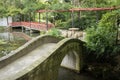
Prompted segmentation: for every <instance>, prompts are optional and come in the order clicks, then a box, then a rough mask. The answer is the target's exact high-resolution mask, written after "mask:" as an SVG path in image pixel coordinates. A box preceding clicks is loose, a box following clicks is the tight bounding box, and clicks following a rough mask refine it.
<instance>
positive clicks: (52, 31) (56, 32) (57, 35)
mask: <svg viewBox="0 0 120 80" xmlns="http://www.w3.org/2000/svg"><path fill="white" fill-rule="evenodd" d="M47 34H48V35H52V36H55V37H60V35H61V32H60V31H59V30H58V29H56V28H52V29H50V30H49V31H48V32H47Z"/></svg>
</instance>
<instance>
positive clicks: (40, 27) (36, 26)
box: [9, 22, 54, 30]
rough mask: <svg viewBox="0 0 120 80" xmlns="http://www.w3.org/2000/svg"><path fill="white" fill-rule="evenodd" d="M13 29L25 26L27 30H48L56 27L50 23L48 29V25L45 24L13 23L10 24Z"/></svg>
mask: <svg viewBox="0 0 120 80" xmlns="http://www.w3.org/2000/svg"><path fill="white" fill-rule="evenodd" d="M9 26H11V27H17V26H23V27H25V28H30V29H35V30H47V29H50V28H52V27H54V24H52V23H49V24H48V28H47V24H46V23H44V22H41V23H39V22H12V23H10V24H9Z"/></svg>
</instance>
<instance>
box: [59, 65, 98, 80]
mask: <svg viewBox="0 0 120 80" xmlns="http://www.w3.org/2000/svg"><path fill="white" fill-rule="evenodd" d="M58 80H98V79H95V78H93V77H91V76H90V75H89V74H88V73H79V74H78V73H75V72H73V71H71V70H68V69H65V68H62V67H61V68H60V69H59V76H58Z"/></svg>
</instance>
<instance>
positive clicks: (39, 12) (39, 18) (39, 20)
mask: <svg viewBox="0 0 120 80" xmlns="http://www.w3.org/2000/svg"><path fill="white" fill-rule="evenodd" d="M39 23H40V12H39Z"/></svg>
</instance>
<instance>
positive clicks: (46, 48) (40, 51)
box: [0, 43, 55, 80]
mask: <svg viewBox="0 0 120 80" xmlns="http://www.w3.org/2000/svg"><path fill="white" fill-rule="evenodd" d="M54 47H55V43H47V44H44V45H42V46H40V47H37V48H36V49H34V50H33V51H32V52H30V53H28V54H26V55H25V56H23V57H21V58H19V59H17V60H16V61H14V62H12V63H11V64H8V65H7V66H5V67H4V68H2V69H0V80H14V79H13V78H12V76H14V75H16V74H18V73H19V72H20V71H23V70H24V69H26V68H27V67H29V66H34V65H32V64H33V63H34V62H36V61H37V60H39V59H41V60H42V59H44V58H46V57H48V56H49V52H51V51H52V50H53V48H54Z"/></svg>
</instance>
